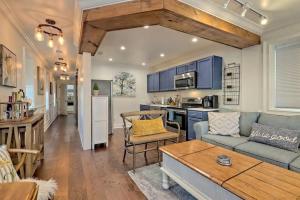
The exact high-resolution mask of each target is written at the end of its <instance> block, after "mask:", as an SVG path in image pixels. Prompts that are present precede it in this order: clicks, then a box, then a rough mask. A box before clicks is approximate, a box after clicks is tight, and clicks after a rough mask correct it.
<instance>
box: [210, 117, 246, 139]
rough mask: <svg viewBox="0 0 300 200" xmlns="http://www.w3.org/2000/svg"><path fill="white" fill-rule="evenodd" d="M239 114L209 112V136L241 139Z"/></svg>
mask: <svg viewBox="0 0 300 200" xmlns="http://www.w3.org/2000/svg"><path fill="white" fill-rule="evenodd" d="M239 118H240V113H239V112H225V113H219V112H209V113H208V125H209V131H208V133H209V134H213V135H228V136H233V137H240V135H239V133H240V127H239Z"/></svg>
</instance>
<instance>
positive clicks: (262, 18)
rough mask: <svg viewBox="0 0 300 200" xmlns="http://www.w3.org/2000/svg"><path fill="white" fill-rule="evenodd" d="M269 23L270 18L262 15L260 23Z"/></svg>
mask: <svg viewBox="0 0 300 200" xmlns="http://www.w3.org/2000/svg"><path fill="white" fill-rule="evenodd" d="M267 23H268V18H266V17H265V16H261V19H260V24H261V25H266V24H267Z"/></svg>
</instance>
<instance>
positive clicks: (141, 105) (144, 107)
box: [140, 104, 150, 111]
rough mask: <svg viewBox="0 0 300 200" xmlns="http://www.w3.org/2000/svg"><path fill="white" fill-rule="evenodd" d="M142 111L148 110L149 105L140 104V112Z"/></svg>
mask: <svg viewBox="0 0 300 200" xmlns="http://www.w3.org/2000/svg"><path fill="white" fill-rule="evenodd" d="M144 110H150V106H149V105H144V104H140V111H144Z"/></svg>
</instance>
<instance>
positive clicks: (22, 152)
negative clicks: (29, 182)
mask: <svg viewBox="0 0 300 200" xmlns="http://www.w3.org/2000/svg"><path fill="white" fill-rule="evenodd" d="M7 151H8V152H9V153H10V154H11V155H12V154H18V163H16V164H14V167H15V169H16V171H17V172H19V174H20V176H21V178H22V179H24V178H25V174H24V166H25V163H26V157H27V156H28V155H38V154H39V153H40V152H39V151H37V150H28V149H8V150H7Z"/></svg>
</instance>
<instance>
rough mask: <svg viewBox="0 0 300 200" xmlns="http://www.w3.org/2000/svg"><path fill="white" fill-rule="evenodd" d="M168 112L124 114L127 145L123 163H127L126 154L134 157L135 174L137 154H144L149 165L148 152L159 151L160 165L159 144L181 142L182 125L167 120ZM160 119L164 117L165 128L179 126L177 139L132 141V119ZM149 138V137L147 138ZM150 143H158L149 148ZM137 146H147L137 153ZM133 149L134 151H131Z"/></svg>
mask: <svg viewBox="0 0 300 200" xmlns="http://www.w3.org/2000/svg"><path fill="white" fill-rule="evenodd" d="M166 113H167V112H166V111H165V110H150V111H137V112H128V113H122V114H121V117H122V119H123V129H124V138H125V142H124V143H125V145H124V155H123V162H125V158H126V153H129V154H132V155H133V172H135V160H136V154H139V153H144V158H145V160H146V164H148V160H147V152H148V151H153V150H155V151H157V153H158V163H159V164H160V157H161V156H160V152H159V143H160V142H162V141H163V144H164V145H165V144H166V141H171V142H174V143H178V142H179V137H180V125H179V124H178V123H177V122H170V121H167V120H166V118H167V117H166ZM158 117H162V119H163V121H164V126H165V127H166V125H167V124H173V125H176V126H177V137H176V138H171V139H164V140H153V141H149V142H144V143H139V144H134V143H132V142H131V141H130V136H131V135H132V131H131V125H132V118H136V119H145V120H147V119H155V118H158ZM145 137H147V136H145ZM150 143H156V146H155V147H152V148H148V144H150ZM137 145H145V148H144V150H142V151H137V150H136V146H137ZM130 147H132V149H130Z"/></svg>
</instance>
